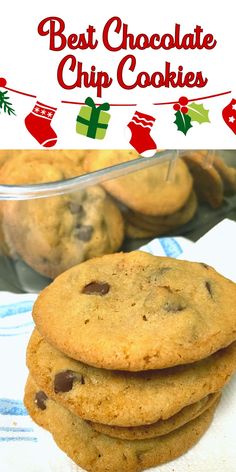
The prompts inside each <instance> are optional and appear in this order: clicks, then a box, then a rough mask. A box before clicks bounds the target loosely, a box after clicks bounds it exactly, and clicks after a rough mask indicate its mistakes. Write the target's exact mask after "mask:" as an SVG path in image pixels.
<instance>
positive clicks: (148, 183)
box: [84, 150, 192, 215]
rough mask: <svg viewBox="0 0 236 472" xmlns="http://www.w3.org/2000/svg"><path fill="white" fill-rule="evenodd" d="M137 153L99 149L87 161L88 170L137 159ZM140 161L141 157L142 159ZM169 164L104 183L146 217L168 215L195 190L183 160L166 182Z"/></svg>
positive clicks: (113, 194) (109, 190) (113, 193)
mask: <svg viewBox="0 0 236 472" xmlns="http://www.w3.org/2000/svg"><path fill="white" fill-rule="evenodd" d="M137 157H138V155H137V154H136V152H134V151H126V150H120V151H119V150H111V151H110V150H97V151H94V152H91V153H90V154H89V155H88V156H87V157H86V159H85V163H84V166H85V168H86V169H87V170H88V171H95V170H98V169H102V168H105V167H109V166H112V165H116V164H120V163H122V162H127V161H131V160H133V159H136V158H137ZM140 159H141V158H140ZM168 166H169V163H168V162H165V163H161V164H158V162H157V164H156V165H155V166H152V167H149V168H146V169H143V170H140V171H136V172H133V173H131V174H128V175H124V176H123V177H119V178H116V179H113V180H109V181H105V182H103V183H102V185H103V187H104V188H105V189H106V190H107V191H108V192H109V193H110V194H111V195H112V196H113V197H115V198H116V199H117V200H119V201H121V202H122V203H124V204H125V205H127V206H128V207H129V208H131V209H132V210H134V211H138V212H140V213H144V214H147V215H169V214H171V213H174V212H176V211H178V210H179V209H180V208H182V207H183V205H184V204H185V202H186V200H187V199H188V197H189V195H190V193H191V190H192V177H191V175H190V173H189V171H188V168H187V166H186V165H185V163H184V162H183V161H181V160H178V161H177V162H176V166H175V175H174V178H173V179H172V180H171V181H168V182H167V181H166V177H167V171H168Z"/></svg>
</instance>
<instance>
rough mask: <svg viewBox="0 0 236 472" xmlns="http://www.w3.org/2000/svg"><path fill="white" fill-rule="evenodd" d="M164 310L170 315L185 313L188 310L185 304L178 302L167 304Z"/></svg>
mask: <svg viewBox="0 0 236 472" xmlns="http://www.w3.org/2000/svg"><path fill="white" fill-rule="evenodd" d="M163 308H164V310H165V311H167V312H168V313H169V312H173V313H177V312H178V311H183V310H185V308H186V305H184V304H183V303H180V302H178V301H176V302H175V301H171V302H167V303H165V305H164V306H163Z"/></svg>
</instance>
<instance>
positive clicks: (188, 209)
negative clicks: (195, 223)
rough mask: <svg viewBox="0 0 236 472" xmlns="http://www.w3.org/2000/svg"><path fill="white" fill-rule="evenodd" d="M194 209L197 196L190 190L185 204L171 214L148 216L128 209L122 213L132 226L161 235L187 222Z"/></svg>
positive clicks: (195, 208) (193, 213)
mask: <svg viewBox="0 0 236 472" xmlns="http://www.w3.org/2000/svg"><path fill="white" fill-rule="evenodd" d="M196 210H197V197H196V194H195V192H192V193H191V195H190V197H189V199H188V200H187V202H186V204H185V205H184V206H183V207H182V208H180V210H178V211H177V212H176V213H173V214H172V215H166V216H149V215H143V214H142V213H137V212H133V211H131V210H128V211H126V212H125V213H124V217H125V220H126V221H127V222H128V223H131V225H133V226H136V227H138V228H140V229H142V230H147V231H150V232H151V231H153V232H156V235H161V234H165V233H167V234H168V232H170V231H171V230H173V229H175V228H178V227H179V226H182V225H184V224H186V223H188V222H189V221H190V220H191V219H192V218H193V216H194V215H195V213H196Z"/></svg>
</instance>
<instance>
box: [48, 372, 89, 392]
mask: <svg viewBox="0 0 236 472" xmlns="http://www.w3.org/2000/svg"><path fill="white" fill-rule="evenodd" d="M75 381H77V382H79V383H81V384H84V377H83V376H82V375H81V374H77V373H76V372H73V371H72V370H64V371H63V372H59V374H56V375H55V378H54V392H55V393H59V392H69V391H70V390H72V388H73V384H74V382H75Z"/></svg>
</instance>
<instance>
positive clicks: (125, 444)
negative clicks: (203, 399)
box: [24, 378, 217, 472]
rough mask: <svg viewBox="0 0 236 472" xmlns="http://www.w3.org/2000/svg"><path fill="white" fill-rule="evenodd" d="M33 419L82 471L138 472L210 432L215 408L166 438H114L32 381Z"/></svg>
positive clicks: (177, 453)
mask: <svg viewBox="0 0 236 472" xmlns="http://www.w3.org/2000/svg"><path fill="white" fill-rule="evenodd" d="M24 402H25V406H26V408H27V409H28V411H29V414H30V416H31V417H32V418H33V420H34V421H35V422H36V423H38V424H39V425H40V426H42V427H43V428H45V429H47V430H48V431H49V432H50V433H51V434H52V435H53V438H54V440H55V441H56V443H57V445H58V446H59V447H60V448H61V449H62V450H63V451H64V452H65V453H66V454H67V455H68V456H69V457H70V458H71V459H72V460H73V461H74V462H75V463H76V464H78V465H80V466H81V467H83V469H85V470H87V471H91V472H104V471H106V472H139V471H141V470H144V469H147V468H149V467H154V466H157V465H160V464H162V463H164V462H167V461H171V460H173V459H175V458H177V457H179V456H180V455H181V454H184V453H185V452H186V451H187V450H188V449H190V448H191V447H192V446H193V445H194V444H196V442H197V441H198V440H199V439H200V437H201V436H202V435H203V434H204V432H205V431H206V430H207V429H208V427H209V425H210V423H211V421H212V418H213V415H214V412H215V409H216V406H217V404H216V403H215V404H214V405H213V406H212V407H211V408H209V409H208V410H206V411H205V412H204V413H203V414H202V415H200V416H199V417H198V418H196V419H194V420H193V421H191V422H189V423H187V424H185V425H184V426H182V427H181V428H179V429H176V430H175V431H173V432H172V433H169V434H167V435H165V436H160V437H158V438H154V439H145V440H142V441H140V440H136V441H129V440H122V439H115V438H110V437H109V436H106V435H105V434H101V433H99V432H96V431H94V429H93V428H91V426H90V425H89V424H87V423H86V422H84V421H83V420H81V419H80V418H79V417H78V416H75V415H73V414H72V413H70V412H69V411H68V410H66V409H65V408H63V407H62V406H60V405H58V404H56V403H55V402H54V401H53V400H51V399H49V398H47V397H46V396H45V394H44V392H42V391H39V390H38V388H37V386H36V384H34V382H33V380H32V379H31V378H30V379H29V380H28V382H27V385H26V389H25V397H24Z"/></svg>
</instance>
